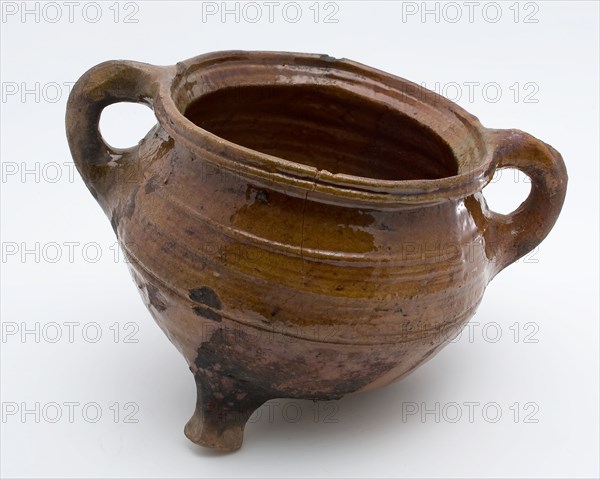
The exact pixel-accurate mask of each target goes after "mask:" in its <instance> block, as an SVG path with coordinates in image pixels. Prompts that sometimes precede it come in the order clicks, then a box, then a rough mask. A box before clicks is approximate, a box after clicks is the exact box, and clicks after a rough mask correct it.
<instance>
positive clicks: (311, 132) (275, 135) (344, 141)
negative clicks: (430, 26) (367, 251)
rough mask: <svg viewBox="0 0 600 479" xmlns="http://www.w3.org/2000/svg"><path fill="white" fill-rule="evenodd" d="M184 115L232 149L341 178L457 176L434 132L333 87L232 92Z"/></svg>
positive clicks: (221, 92) (216, 94)
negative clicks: (236, 146) (231, 144)
mask: <svg viewBox="0 0 600 479" xmlns="http://www.w3.org/2000/svg"><path fill="white" fill-rule="evenodd" d="M184 114H185V116H186V117H187V118H188V119H189V120H191V121H192V122H193V123H194V124H196V125H197V126H199V127H201V128H203V129H205V130H207V131H209V132H211V133H213V134H215V135H217V136H219V137H222V138H224V139H226V140H228V141H231V142H234V143H237V144H239V145H242V146H245V147H247V148H251V149H253V150H257V151H260V152H262V153H267V154H269V155H273V156H276V157H279V158H283V159H285V160H289V161H293V162H296V163H301V164H304V165H308V166H311V167H315V168H317V169H319V170H327V171H329V172H331V173H334V174H335V173H343V174H347V175H353V176H360V177H366V178H373V179H383V180H419V179H438V178H445V177H448V176H453V175H456V174H457V172H458V164H457V161H456V159H455V156H454V154H453V151H452V149H451V147H450V146H449V145H448V144H447V143H446V142H445V141H444V140H443V139H442V138H440V136H438V135H437V134H436V133H434V132H433V131H432V130H431V129H430V128H428V127H427V126H425V125H423V124H421V123H419V122H418V121H417V120H415V119H413V118H411V117H409V116H408V115H405V114H403V113H402V112H400V111H398V110H394V109H393V108H390V107H389V106H387V105H385V104H384V103H380V102H376V101H372V100H370V99H368V98H365V97H364V96H361V95H357V94H355V93H353V92H349V91H346V90H344V89H341V88H336V87H332V86H327V85H322V84H317V85H310V84H308V85H307V84H304V85H303V84H295V85H289V84H288V85H273V84H271V85H242V86H231V87H227V88H222V89H217V90H215V91H212V92H208V93H206V94H204V95H202V96H200V97H199V98H197V99H196V100H195V101H193V102H192V103H191V104H190V105H189V106H187V108H186V109H185V112H184Z"/></svg>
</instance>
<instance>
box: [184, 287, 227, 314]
mask: <svg viewBox="0 0 600 479" xmlns="http://www.w3.org/2000/svg"><path fill="white" fill-rule="evenodd" d="M190 299H191V300H192V301H194V302H195V303H201V304H205V305H206V306H210V307H211V308H214V309H221V300H220V299H219V296H217V293H215V292H214V291H213V290H212V289H210V288H209V287H208V286H202V287H201V288H194V289H190Z"/></svg>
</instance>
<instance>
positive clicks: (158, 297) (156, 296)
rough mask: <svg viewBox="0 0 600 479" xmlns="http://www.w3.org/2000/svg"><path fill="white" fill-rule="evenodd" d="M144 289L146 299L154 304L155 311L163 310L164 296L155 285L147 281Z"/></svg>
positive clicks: (164, 304)
mask: <svg viewBox="0 0 600 479" xmlns="http://www.w3.org/2000/svg"><path fill="white" fill-rule="evenodd" d="M146 291H148V300H149V301H150V304H151V305H152V306H154V308H155V309H156V310H157V311H164V310H165V309H167V304H166V300H165V297H164V296H163V295H162V294H161V292H160V291H159V290H158V288H157V287H156V286H154V285H153V284H150V283H147V284H146Z"/></svg>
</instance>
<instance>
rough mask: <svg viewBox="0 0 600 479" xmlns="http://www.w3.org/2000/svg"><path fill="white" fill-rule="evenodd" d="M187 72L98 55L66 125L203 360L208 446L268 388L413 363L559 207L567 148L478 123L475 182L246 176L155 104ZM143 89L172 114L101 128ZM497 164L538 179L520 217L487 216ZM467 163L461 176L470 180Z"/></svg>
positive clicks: (137, 256)
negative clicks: (111, 108) (365, 185)
mask: <svg viewBox="0 0 600 479" xmlns="http://www.w3.org/2000/svg"><path fill="white" fill-rule="evenodd" d="M264 55H266V54H264ZM352 66H353V68H356V64H352ZM186 68H189V63H188V64H187V65H186ZM365 68H366V67H365ZM181 71H182V69H181V68H180V69H174V68H172V67H169V68H163V69H158V68H157V67H151V66H148V65H144V64H135V63H132V62H112V63H109V64H104V65H101V66H99V67H96V69H93V70H91V71H90V72H88V73H87V74H86V75H85V76H84V77H83V78H82V79H81V80H80V81H79V82H78V84H77V85H76V87H75V88H74V90H73V93H72V95H71V98H70V100H69V111H68V116H67V132H68V137H69V142H70V146H71V150H72V152H73V156H74V158H75V161H76V163H77V166H78V169H79V171H80V172H81V174H82V176H83V177H84V179H85V180H86V183H87V185H88V187H89V188H90V191H91V192H92V194H94V196H95V197H96V198H97V200H98V201H99V203H100V204H101V206H102V207H103V209H104V210H105V212H106V214H107V216H108V217H109V218H110V221H111V224H112V226H113V228H114V230H115V233H116V235H117V237H118V239H119V242H120V244H121V247H122V249H123V250H124V252H125V254H126V256H127V258H128V260H129V267H130V270H131V273H132V276H133V278H134V280H135V282H136V284H137V286H138V288H139V290H140V292H141V294H142V297H143V298H144V301H145V303H146V305H147V306H148V309H149V310H150V312H151V314H152V316H153V317H154V319H155V320H156V322H157V323H158V325H159V326H160V327H161V329H162V330H163V331H164V332H165V334H166V335H167V336H168V338H169V339H170V340H171V342H173V344H174V345H175V346H176V347H177V348H178V349H179V351H181V353H182V354H183V356H184V357H185V358H186V360H187V362H188V365H189V367H190V369H191V371H192V373H193V374H194V377H195V379H196V383H197V385H198V402H197V407H196V412H195V414H194V416H193V417H192V419H191V420H190V422H189V423H188V425H187V426H186V434H187V435H188V437H190V439H192V440H194V441H195V442H197V443H199V444H202V445H205V446H209V447H216V448H221V449H226V450H232V449H236V448H238V447H239V446H240V445H241V441H242V432H243V427H244V423H245V421H246V420H247V418H248V417H249V415H250V414H251V413H252V412H253V411H254V409H256V408H257V407H258V406H260V404H262V403H263V402H264V401H266V400H268V399H272V398H277V397H292V398H307V399H335V398H339V397H341V396H343V395H344V394H347V393H351V392H356V391H365V390H369V389H373V388H376V387H380V386H385V385H387V384H389V383H391V382H393V381H396V380H398V379H399V378H401V377H403V376H405V375H406V374H408V373H410V372H411V371H412V370H414V369H415V368H416V367H417V366H419V365H420V364H422V363H423V362H424V361H426V360H427V359H429V358H431V357H432V356H433V355H434V354H435V353H436V352H437V351H439V349H440V348H441V347H443V346H444V345H445V344H447V343H448V342H449V341H450V340H452V339H453V338H454V337H456V335H457V334H458V333H459V332H460V330H461V328H462V327H463V326H464V324H465V322H466V321H468V320H469V318H470V317H471V316H472V315H473V314H474V312H475V310H476V308H477V305H478V304H479V302H480V300H481V297H482V295H483V292H484V289H485V287H486V285H487V284H488V282H489V280H490V279H491V278H492V277H493V276H494V275H495V274H496V273H497V272H498V271H500V270H501V269H502V268H504V267H505V266H506V265H507V264H510V262H512V261H514V260H515V259H517V258H518V257H520V256H522V255H523V254H525V253H526V252H527V251H529V250H530V249H532V248H533V247H535V245H537V244H538V243H539V242H540V241H541V240H542V239H543V238H544V236H545V235H546V234H547V232H548V231H549V230H550V228H551V227H552V225H553V224H554V221H555V220H556V217H557V216H558V213H559V211H560V207H561V205H562V202H563V199H564V193H565V188H566V172H565V171H564V164H563V163H562V159H561V158H560V155H559V154H558V153H557V152H556V151H555V150H553V149H552V148H551V147H549V146H548V145H546V144H544V143H542V142H540V141H539V140H535V139H534V138H533V137H530V136H529V135H527V134H524V133H522V132H518V131H514V130H509V131H496V130H485V129H483V127H480V125H479V126H477V125H478V124H476V127H477V128H480V129H481V131H480V136H481V138H483V140H481V141H482V142H483V144H484V146H483V147H482V149H481V155H482V156H485V158H487V159H486V160H485V161H484V160H482V164H481V167H480V168H478V169H477V168H475V169H473V170H472V173H473V175H471V176H472V177H471V178H470V181H471V180H472V181H471V183H469V184H470V185H471V186H472V187H471V188H470V189H469V188H466V189H464V190H461V191H463V193H464V194H459V193H460V192H459V193H456V188H455V189H454V190H452V194H450V193H446V191H450V190H449V189H445V187H444V185H445V184H444V183H439V184H438V183H435V182H434V183H435V189H434V190H432V191H434V192H435V194H429V196H428V197H427V200H426V201H419V200H418V198H419V196H418V195H416V197H417V200H413V199H411V198H412V197H410V195H409V197H408V199H403V200H401V201H398V202H395V203H393V204H390V203H389V202H388V203H385V202H377V201H362V200H361V201H358V200H357V199H356V198H354V197H352V195H353V194H354V193H349V194H348V195H349V196H348V195H345V196H344V195H339V196H338V195H336V193H335V190H333V191H330V190H328V189H327V188H329V189H331V188H330V185H329V184H328V185H325V186H323V187H322V188H321V187H320V186H319V183H318V181H317V178H316V177H315V178H313V182H314V185H313V187H312V188H311V187H308V188H306V187H298V185H297V184H294V185H291V186H290V184H289V183H288V184H286V182H285V181H283V180H280V178H279V176H277V174H275V173H272V174H271V173H269V172H268V174H249V173H248V171H249V170H248V168H242V166H243V165H242V162H241V161H240V163H239V165H238V164H236V162H235V157H234V161H229V162H221V161H220V159H222V157H225V156H228V159H229V160H231V155H229V154H228V153H227V154H226V153H225V151H226V150H227V148H229V146H228V144H227V142H224V141H223V142H221V143H218V145H222V148H223V150H222V151H221V150H219V148H216V149H215V148H214V147H213V148H204V149H202V148H196V146H197V145H195V144H193V142H190V140H189V136H188V137H186V135H185V134H180V133H181V132H184V133H185V132H186V131H190V129H192V128H194V127H193V126H191V125H189V124H187V123H185V121H184V120H182V119H181V118H180V119H178V120H175V119H174V117H175V116H176V115H175V114H174V113H173V112H172V111H170V110H169V108H167V107H165V106H164V105H163V104H160V105H158V103H159V101H158V100H159V99H160V98H161V95H162V96H163V97H164V96H165V95H169V94H170V91H169V88H168V86H169V85H172V84H173V82H174V81H175V80H174V79H176V78H177V75H179V76H181ZM165 85H167V87H165ZM131 100H134V101H141V102H144V103H147V104H149V105H151V106H153V107H154V108H155V110H157V109H158V110H160V112H161V115H162V116H159V124H158V125H157V126H156V127H155V128H154V129H153V130H151V131H150V132H149V133H148V135H147V136H146V137H145V138H144V139H143V140H142V141H141V142H140V144H139V145H138V146H137V147H135V148H133V149H130V150H115V149H111V148H110V147H109V146H108V145H106V144H105V143H104V142H103V140H102V138H101V136H100V135H99V133H97V123H98V118H99V113H100V112H101V110H102V108H104V107H105V106H106V105H107V104H110V103H114V102H116V101H131ZM448 103H449V102H448ZM443 106H445V104H444V105H442V107H443ZM453 108H456V109H458V107H456V106H453ZM465 115H466V113H465ZM177 121H179V122H180V129H179V130H178V129H177V128H175V127H174V126H173V124H175V123H176V122H177ZM472 121H476V120H474V119H473V120H472ZM90 130H93V131H94V133H93V135H92V136H89V133H88V132H89V131H90ZM464 135H466V134H464ZM459 140H461V142H462V143H464V142H465V141H468V140H469V138H467V136H465V138H463V139H460V138H459ZM107 152H108V153H107ZM523 158H525V159H523ZM238 166H239V167H238ZM276 166H277V165H276ZM497 167H516V168H519V169H522V170H523V171H525V172H526V173H527V174H529V175H530V176H531V177H532V180H533V187H532V193H531V194H530V197H529V198H528V200H527V201H526V202H525V203H524V204H523V205H522V206H521V208H520V209H518V210H517V211H516V212H515V213H514V214H513V215H509V216H503V215H498V214H496V213H493V212H490V211H489V210H488V209H487V206H486V204H485V200H484V199H483V196H482V194H481V191H480V190H481V188H482V186H483V185H484V184H485V182H486V181H489V179H490V178H491V175H492V174H493V172H494V170H495V168H497ZM459 173H461V172H460V171H459ZM462 173H463V175H462V176H460V175H459V176H457V177H456V179H455V180H452V181H455V182H456V184H459V180H460V181H462V182H463V183H464V184H467V181H468V180H467V179H466V178H467V177H468V175H467V174H466V173H465V172H462ZM342 179H343V178H342ZM474 180H477V181H479V182H478V183H477V182H473V181H474ZM303 181H304V180H303ZM442 181H443V180H442ZM351 183H352V182H351V181H350V182H349V184H350V187H349V188H348V191H353V190H352V188H351V187H352V186H353V185H352V184H351ZM388 183H389V182H387V183H386V182H381V184H382V185H384V186H386V188H387V187H388V186H389V184H388ZM430 184H432V183H431V182H430V183H427V182H424V183H423V182H421V183H417V184H416V186H415V188H416V190H415V191H421V190H423V191H429V190H427V188H429V187H430ZM461 184H462V183H461ZM398 185H399V187H400V188H401V189H402V188H404V186H403V185H404V183H403V182H401V181H400V182H398ZM473 185H475V186H473ZM413 186H414V185H413ZM459 186H460V185H459ZM382 188H383V186H382ZM390 188H391V187H390ZM448 188H449V187H448ZM344 191H346V190H344ZM402 191H403V193H405V192H406V190H405V189H403V190H402ZM386 194H388V195H389V192H388V193H386ZM405 196H406V195H405ZM349 198H350V199H349ZM385 198H386V201H387V198H388V196H385ZM403 198H404V197H403Z"/></svg>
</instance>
